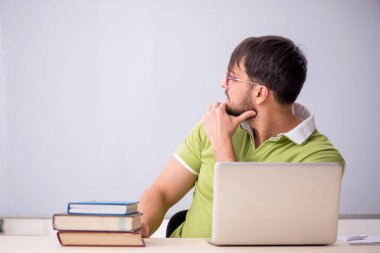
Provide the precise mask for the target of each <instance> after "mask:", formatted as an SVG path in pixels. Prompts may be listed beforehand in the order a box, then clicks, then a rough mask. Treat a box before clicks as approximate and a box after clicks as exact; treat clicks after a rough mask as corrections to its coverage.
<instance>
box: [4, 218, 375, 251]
mask: <svg viewBox="0 0 380 253" xmlns="http://www.w3.org/2000/svg"><path fill="white" fill-rule="evenodd" d="M338 234H339V235H355V234H368V235H380V220H340V221H339V226H338ZM208 241H209V240H208V239H166V238H150V239H145V244H146V247H142V248H125V247H116V248H113V247H62V246H61V245H60V244H59V242H58V239H57V237H56V236H55V235H54V234H50V235H48V236H0V253H22V252H28V253H29V252H36V253H44V252H49V253H51V252H71V253H76V252H78V253H82V252H83V253H84V252H143V253H144V252H155V253H160V252H165V253H171V252H180V253H186V252H191V253H194V252H195V253H198V252H200V253H202V252H221V253H224V252H258V253H260V252H273V253H275V252H280V253H286V252H300V253H301V252H302V253H305V252H307V253H309V252H311V253H318V252H331V253H333V252H340V253H343V252H344V253H351V252H355V253H357V252H361V253H366V252H368V253H369V252H376V253H380V245H364V246H351V245H347V244H344V243H342V242H339V241H338V242H336V243H335V244H333V245H329V246H297V247H294V246H286V247H284V246H281V247H279V246H266V247H263V246H261V247H258V246H250V247H218V246H214V245H211V244H209V243H208Z"/></svg>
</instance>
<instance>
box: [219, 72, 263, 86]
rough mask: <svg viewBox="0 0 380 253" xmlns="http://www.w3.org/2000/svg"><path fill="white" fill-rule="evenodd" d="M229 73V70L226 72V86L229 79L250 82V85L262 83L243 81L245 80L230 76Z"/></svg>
mask: <svg viewBox="0 0 380 253" xmlns="http://www.w3.org/2000/svg"><path fill="white" fill-rule="evenodd" d="M230 73H231V71H229V70H228V71H227V73H226V86H229V83H228V82H229V81H236V82H243V83H248V84H252V85H262V84H260V83H255V82H251V81H245V80H242V79H239V78H235V77H231V76H230Z"/></svg>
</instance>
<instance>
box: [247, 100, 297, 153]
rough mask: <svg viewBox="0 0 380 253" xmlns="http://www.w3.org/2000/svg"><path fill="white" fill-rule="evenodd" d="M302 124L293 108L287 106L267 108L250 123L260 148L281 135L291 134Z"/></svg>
mask: <svg viewBox="0 0 380 253" xmlns="http://www.w3.org/2000/svg"><path fill="white" fill-rule="evenodd" d="M301 122H302V120H301V119H300V118H299V117H298V116H297V115H296V114H295V113H294V110H293V106H292V105H287V106H276V107H275V108H274V107H272V108H266V110H262V111H261V112H260V113H258V115H257V116H256V117H255V118H254V119H252V120H250V122H249V123H250V125H251V127H252V128H253V132H254V139H255V146H256V148H258V147H259V146H260V145H261V144H262V143H263V142H264V141H266V140H268V139H269V138H271V137H275V136H277V135H278V134H280V133H286V132H289V131H290V130H292V129H293V128H295V127H296V126H297V125H298V124H300V123H301Z"/></svg>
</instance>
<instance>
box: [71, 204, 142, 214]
mask: <svg viewBox="0 0 380 253" xmlns="http://www.w3.org/2000/svg"><path fill="white" fill-rule="evenodd" d="M137 206H138V202H137V201H129V202H118V201H116V202H114V201H83V202H70V203H69V204H68V206H67V212H68V213H69V214H105V215H127V214H135V213H138V209H137Z"/></svg>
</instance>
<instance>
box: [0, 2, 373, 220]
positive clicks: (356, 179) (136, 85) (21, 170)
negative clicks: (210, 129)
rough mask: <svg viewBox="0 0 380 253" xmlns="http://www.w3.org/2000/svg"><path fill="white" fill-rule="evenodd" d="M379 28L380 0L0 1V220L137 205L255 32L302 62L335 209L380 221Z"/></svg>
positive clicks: (303, 98) (305, 98) (219, 93)
mask: <svg viewBox="0 0 380 253" xmlns="http://www.w3.org/2000/svg"><path fill="white" fill-rule="evenodd" d="M379 24H380V1H352V0H350V1H302V0H299V1H296V0H293V1H253V0H250V1H248V0H247V1H243V0H235V1H216V0H215V1H204V0H202V1H201V0H199V1H154V0H152V1H113V0H107V1H105V0H98V1H95V0H87V1H83V0H82V1H76V0H75V1H74V0H67V1H58V0H57V1H47V0H46V1H44V0H40V1H19V0H16V1H15V0H1V1H0V216H50V215H51V214H52V213H54V212H62V211H64V210H65V208H66V203H67V202H69V201H75V200H92V199H98V200H134V199H138V198H139V197H140V195H141V194H142V193H143V191H144V189H146V188H147V187H148V186H149V185H150V184H151V183H152V182H153V180H154V179H155V178H156V177H157V176H158V175H159V173H160V171H161V170H162V168H163V167H164V166H165V165H166V163H167V161H168V160H169V159H170V158H171V157H172V155H173V153H174V152H175V150H176V149H177V147H178V146H179V145H180V144H181V142H182V141H183V140H184V139H185V137H186V135H187V134H188V133H189V131H190V130H191V128H192V126H193V125H194V124H195V123H196V122H197V121H198V120H200V118H201V117H202V115H203V114H204V112H205V111H206V109H207V106H208V105H209V104H211V103H213V102H215V101H217V100H218V101H223V100H224V99H225V98H224V93H223V90H222V89H221V88H220V87H219V81H220V80H221V78H222V77H223V76H224V74H225V71H226V66H227V63H228V59H229V56H230V54H231V52H232V50H233V49H234V47H235V46H236V45H237V44H238V43H239V42H240V41H241V40H243V39H244V38H246V37H249V36H260V35H267V34H278V35H282V36H286V37H289V38H291V39H293V40H294V41H295V42H296V43H297V44H298V45H299V46H300V47H301V48H302V49H303V50H304V52H305V54H306V56H307V58H308V60H309V72H308V78H307V81H306V84H305V87H304V89H303V92H302V94H301V95H300V97H299V99H298V101H299V102H301V103H303V104H305V105H307V106H308V107H309V109H310V110H311V111H312V112H313V113H314V114H315V116H316V120H317V126H318V129H319V130H320V131H321V132H323V133H325V134H326V135H327V136H329V138H330V139H331V140H332V141H333V143H334V144H335V145H336V147H337V148H338V149H339V150H341V152H342V154H343V155H344V157H345V159H346V162H347V169H346V174H345V175H344V180H343V186H342V200H341V213H342V214H380V198H379V197H378V196H379V195H380V184H379V183H378V182H379V179H380V172H379V165H378V164H379V161H378V159H377V157H378V155H377V153H378V151H377V150H378V149H376V146H377V144H378V143H379V142H380V134H379V131H378V129H377V127H378V126H379V113H378V110H379V108H380V106H379V99H378V94H379V87H378V71H379V69H380V51H379V49H378V47H379V45H380V32H379V31H380V30H379ZM190 200H191V193H189V194H188V195H187V196H186V197H185V198H184V199H183V200H182V201H181V202H180V203H178V204H177V205H176V206H175V207H174V208H172V209H171V210H170V211H169V214H172V213H174V212H175V211H177V210H180V209H183V208H187V207H188V206H189V204H190Z"/></svg>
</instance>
